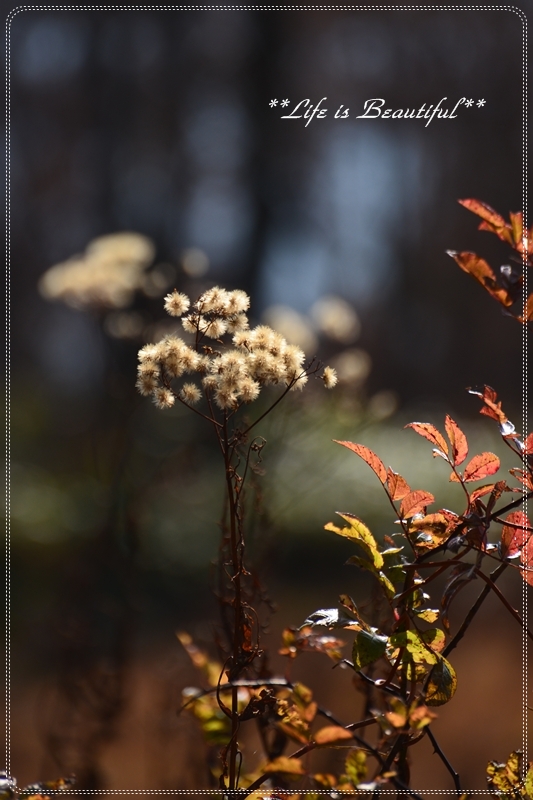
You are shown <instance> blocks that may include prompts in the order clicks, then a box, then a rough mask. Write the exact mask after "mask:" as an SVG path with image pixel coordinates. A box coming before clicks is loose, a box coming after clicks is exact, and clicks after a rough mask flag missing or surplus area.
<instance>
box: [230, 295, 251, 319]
mask: <svg viewBox="0 0 533 800" xmlns="http://www.w3.org/2000/svg"><path fill="white" fill-rule="evenodd" d="M249 308H250V298H249V297H248V295H247V294H246V292H243V291H242V289H235V290H234V291H233V292H228V312H229V313H230V314H240V313H242V312H243V311H248V309H249Z"/></svg>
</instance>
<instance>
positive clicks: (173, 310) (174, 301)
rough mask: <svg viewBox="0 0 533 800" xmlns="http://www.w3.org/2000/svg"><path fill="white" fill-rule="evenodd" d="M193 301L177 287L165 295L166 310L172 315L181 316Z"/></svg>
mask: <svg viewBox="0 0 533 800" xmlns="http://www.w3.org/2000/svg"><path fill="white" fill-rule="evenodd" d="M190 304H191V301H190V300H189V298H188V297H187V295H186V294H182V293H181V292H177V291H176V290H175V289H174V291H173V292H171V293H170V294H167V296H166V297H165V311H166V312H167V314H170V316H171V317H181V316H182V314H185V312H186V311H188V310H189V306H190Z"/></svg>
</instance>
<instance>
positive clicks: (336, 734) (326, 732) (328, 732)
mask: <svg viewBox="0 0 533 800" xmlns="http://www.w3.org/2000/svg"><path fill="white" fill-rule="evenodd" d="M351 738H352V734H351V733H350V731H347V730H346V728H341V726H340V725H327V726H326V727H325V728H320V730H319V731H317V732H316V734H315V742H316V743H317V744H333V742H340V741H342V740H343V739H351Z"/></svg>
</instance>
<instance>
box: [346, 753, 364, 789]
mask: <svg viewBox="0 0 533 800" xmlns="http://www.w3.org/2000/svg"><path fill="white" fill-rule="evenodd" d="M344 771H345V773H346V775H347V776H348V778H349V780H350V781H351V783H352V784H353V786H357V784H358V783H361V781H362V780H363V779H364V778H365V777H366V753H365V751H364V750H352V752H351V753H350V754H349V755H348V757H347V758H346V761H345V763H344Z"/></svg>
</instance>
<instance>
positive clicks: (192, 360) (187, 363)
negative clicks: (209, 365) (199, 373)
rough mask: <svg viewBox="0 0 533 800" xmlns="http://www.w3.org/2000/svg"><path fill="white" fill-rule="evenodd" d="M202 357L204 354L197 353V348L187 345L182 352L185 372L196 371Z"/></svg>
mask: <svg viewBox="0 0 533 800" xmlns="http://www.w3.org/2000/svg"><path fill="white" fill-rule="evenodd" d="M201 358H202V356H201V355H200V354H199V353H197V352H196V350H193V349H192V347H187V345H185V347H184V349H183V350H182V353H181V363H182V365H183V369H184V370H185V372H196V369H197V367H198V365H199V364H200V361H201Z"/></svg>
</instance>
